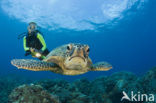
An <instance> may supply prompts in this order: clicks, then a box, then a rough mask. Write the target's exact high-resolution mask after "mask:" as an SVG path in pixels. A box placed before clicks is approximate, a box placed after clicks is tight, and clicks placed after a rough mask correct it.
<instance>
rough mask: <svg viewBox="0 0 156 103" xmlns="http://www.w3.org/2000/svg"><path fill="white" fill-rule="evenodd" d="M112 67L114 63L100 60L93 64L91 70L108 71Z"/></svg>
mask: <svg viewBox="0 0 156 103" xmlns="http://www.w3.org/2000/svg"><path fill="white" fill-rule="evenodd" d="M110 69H112V65H111V64H109V63H107V62H98V63H96V64H93V65H92V68H91V71H108V70H110Z"/></svg>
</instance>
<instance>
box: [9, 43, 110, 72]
mask: <svg viewBox="0 0 156 103" xmlns="http://www.w3.org/2000/svg"><path fill="white" fill-rule="evenodd" d="M88 55H89V46H88V45H86V44H77V43H70V44H65V45H62V46H60V47H57V48H55V49H54V50H52V51H51V52H50V53H49V54H48V55H47V56H46V58H45V59H43V60H42V61H38V60H33V59H13V60H12V61H11V63H12V65H14V66H16V67H17V68H23V69H27V70H32V71H52V72H54V73H59V74H63V75H79V74H83V73H86V72H88V71H107V70H110V69H111V68H112V66H111V65H110V64H109V63H107V62H98V63H96V64H93V63H92V61H91V59H90V58H89V56H88Z"/></svg>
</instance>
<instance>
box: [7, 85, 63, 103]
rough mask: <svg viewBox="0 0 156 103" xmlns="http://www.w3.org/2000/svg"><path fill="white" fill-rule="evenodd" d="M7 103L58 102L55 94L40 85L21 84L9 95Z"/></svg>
mask: <svg viewBox="0 0 156 103" xmlns="http://www.w3.org/2000/svg"><path fill="white" fill-rule="evenodd" d="M9 103H60V102H59V100H58V98H57V97H56V96H53V95H51V94H50V93H48V92H47V91H45V90H43V88H42V87H41V86H40V85H33V84H31V85H22V86H19V87H17V88H16V89H14V90H13V91H12V93H11V94H10V95H9Z"/></svg>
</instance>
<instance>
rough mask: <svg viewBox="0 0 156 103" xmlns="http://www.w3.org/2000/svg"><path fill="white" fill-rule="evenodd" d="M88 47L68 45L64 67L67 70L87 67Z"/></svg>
mask: <svg viewBox="0 0 156 103" xmlns="http://www.w3.org/2000/svg"><path fill="white" fill-rule="evenodd" d="M88 55H89V46H88V45H85V44H68V45H67V46H66V58H65V61H64V66H65V67H66V68H67V69H75V70H81V69H84V68H86V67H88V60H89V57H88Z"/></svg>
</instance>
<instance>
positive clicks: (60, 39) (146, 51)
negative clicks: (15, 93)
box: [0, 0, 156, 80]
mask: <svg viewBox="0 0 156 103" xmlns="http://www.w3.org/2000/svg"><path fill="white" fill-rule="evenodd" d="M155 4H156V1H155V0H149V1H147V2H145V3H143V4H142V8H141V9H137V7H138V5H139V4H137V3H136V4H135V5H133V6H132V7H131V8H130V9H129V10H126V11H124V12H122V14H123V15H122V16H123V17H122V18H117V19H114V20H112V21H111V22H110V23H109V24H108V25H102V24H100V25H99V24H96V23H95V24H94V26H95V27H97V30H96V31H94V30H79V31H78V30H76V31H75V30H70V29H61V28H60V29H61V30H58V29H57V30H49V29H47V28H42V32H43V34H44V38H45V40H46V43H47V46H48V48H49V49H50V50H52V49H53V48H55V47H57V46H60V45H62V44H65V43H71V42H74V43H85V44H88V45H89V46H90V49H91V51H90V57H91V58H92V60H93V62H94V63H95V62H98V61H108V62H110V63H111V64H112V65H113V69H112V70H110V71H108V72H89V73H86V74H83V75H79V76H63V75H59V74H55V73H52V72H33V71H26V70H18V69H17V68H16V67H14V66H12V65H11V63H10V61H11V60H12V59H14V58H31V57H30V56H29V57H25V56H24V50H23V44H22V43H23V42H22V39H21V40H18V39H17V36H18V35H19V34H20V33H22V32H24V31H26V27H27V23H26V22H22V21H20V20H19V19H18V18H16V17H12V16H10V15H9V14H7V13H6V12H5V11H4V10H3V8H2V7H1V8H0V36H1V40H0V44H1V50H0V55H1V59H0V64H1V65H0V75H7V74H17V75H22V76H26V77H30V78H32V79H43V78H63V79H68V80H73V79H78V78H88V79H94V78H96V77H100V76H105V75H110V74H112V73H114V72H118V71H130V72H133V73H135V74H137V75H142V74H144V73H145V72H147V71H148V70H149V69H150V68H152V67H154V66H156V6H155ZM23 12H24V11H23ZM36 22H37V21H36ZM38 22H39V21H38ZM69 22H70V21H69ZM82 26H83V25H82Z"/></svg>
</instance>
